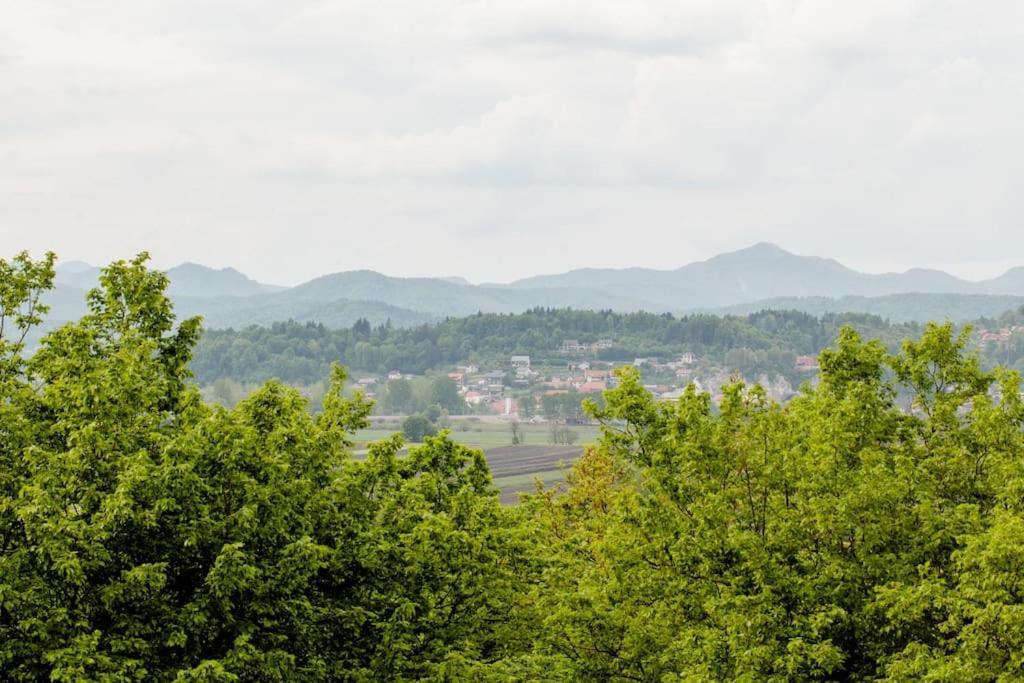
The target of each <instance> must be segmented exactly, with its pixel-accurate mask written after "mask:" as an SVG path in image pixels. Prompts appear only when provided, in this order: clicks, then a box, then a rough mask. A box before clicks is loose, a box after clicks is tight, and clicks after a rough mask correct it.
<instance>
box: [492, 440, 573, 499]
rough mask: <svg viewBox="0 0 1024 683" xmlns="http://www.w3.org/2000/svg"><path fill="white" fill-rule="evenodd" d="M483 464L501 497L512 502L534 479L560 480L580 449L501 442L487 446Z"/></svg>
mask: <svg viewBox="0 0 1024 683" xmlns="http://www.w3.org/2000/svg"><path fill="white" fill-rule="evenodd" d="M484 453H485V454H486V455H487V464H488V465H490V467H491V474H492V475H493V477H494V485H495V486H497V487H498V488H499V489H501V501H502V502H503V503H505V504H512V503H515V502H517V501H518V500H519V493H520V492H523V491H526V492H529V491H533V489H534V480H535V479H540V480H541V481H543V482H544V483H545V484H552V483H554V482H557V481H560V480H561V479H562V477H563V470H564V469H566V468H568V467H569V466H571V465H572V463H573V462H574V461H575V460H576V458H578V457H580V455H581V454H582V453H583V447H582V446H503V447H500V448H489V449H487V450H486V451H484Z"/></svg>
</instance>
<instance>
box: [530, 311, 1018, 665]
mask: <svg viewBox="0 0 1024 683" xmlns="http://www.w3.org/2000/svg"><path fill="white" fill-rule="evenodd" d="M965 341H966V337H965V336H964V335H963V334H961V335H957V334H955V332H954V330H953V328H952V326H951V325H948V324H947V325H944V326H939V325H930V326H928V327H927V328H926V329H925V331H924V334H923V335H922V337H921V339H920V340H918V341H907V342H905V343H904V345H903V347H902V349H901V351H900V352H899V353H898V354H895V355H890V354H889V353H888V352H887V351H886V349H885V347H884V346H882V345H881V344H879V343H877V342H864V341H863V340H862V339H861V337H860V336H859V335H858V334H857V333H855V332H854V331H853V330H851V329H845V330H843V331H842V332H841V333H840V335H839V338H838V341H837V343H836V346H835V347H834V348H832V349H829V350H827V351H826V352H825V353H823V354H822V357H821V366H822V376H821V382H820V384H819V385H818V386H817V387H814V388H810V387H808V388H806V389H805V391H804V393H803V394H802V395H801V396H799V397H798V398H797V399H795V400H794V401H792V402H791V403H790V404H789V405H788V406H787V407H786V408H782V407H780V406H778V405H775V404H773V403H772V402H771V401H769V400H768V399H767V398H766V396H765V394H764V392H763V391H762V390H761V389H760V388H759V387H756V386H754V387H748V386H744V385H741V384H736V385H733V386H731V387H729V388H728V389H727V390H726V391H725V396H724V398H723V399H722V402H721V404H720V405H719V406H717V407H713V406H712V405H711V403H710V399H709V397H708V396H707V395H702V394H699V393H697V392H696V391H693V390H692V389H691V390H690V391H689V392H688V393H687V394H686V395H685V396H683V398H682V399H681V400H680V401H679V402H678V403H676V404H664V403H656V402H655V401H653V400H652V399H651V398H650V396H649V395H648V394H647V392H646V391H644V390H643V388H642V386H640V383H639V377H638V374H637V373H636V371H634V370H632V369H625V370H623V371H621V372H620V378H621V384H620V386H619V387H617V388H616V389H614V390H611V391H609V392H607V393H606V405H605V407H604V408H600V409H599V408H597V407H596V406H592V407H591V410H592V412H593V414H594V415H595V417H597V418H598V419H600V420H601V421H602V422H603V423H604V436H603V438H602V442H601V444H600V446H599V447H598V448H596V449H593V450H590V451H588V452H587V454H586V455H585V456H584V458H583V459H582V460H581V461H580V462H579V463H578V464H577V466H576V468H575V470H574V472H573V473H572V476H571V477H570V479H569V488H568V490H567V491H566V492H565V493H564V494H563V495H557V496H556V495H554V494H553V493H552V492H545V493H543V494H540V495H538V496H536V497H534V498H533V499H532V500H531V501H529V503H528V506H529V508H530V509H531V511H532V514H533V516H534V519H535V520H536V521H537V522H538V523H539V524H540V525H541V527H542V528H543V529H544V532H543V533H542V535H541V536H540V538H539V541H538V544H537V551H538V553H540V554H541V557H542V560H543V566H544V567H545V569H544V573H543V576H542V580H541V581H540V583H539V584H538V586H539V588H538V589H537V590H535V591H534V592H533V593H532V600H533V604H534V606H535V609H536V610H537V612H538V613H539V614H541V615H544V616H543V618H544V624H545V629H544V631H543V633H542V635H541V637H540V638H538V640H537V641H536V642H535V643H534V659H533V660H531V661H540V660H553V661H554V662H557V664H552V666H553V667H555V668H561V669H562V670H564V671H565V672H566V673H565V677H566V678H570V679H577V680H610V679H631V680H652V681H655V680H662V681H663V680H670V681H676V680H678V681H682V680H779V681H783V680H787V681H788V680H878V679H886V680H901V681H902V680H907V681H909V680H950V681H952V680H956V681H961V680H972V681H989V680H993V681H994V680H1016V679H1018V678H1020V677H1021V676H1024V657H1022V656H1021V654H1020V653H1021V652H1024V650H1022V646H1024V618H1022V616H1021V615H1024V591H1021V590H1020V577H1021V576H1024V574H1022V570H1024V564H1022V561H1021V559H1020V558H1021V557H1024V554H1022V553H1024V505H1022V504H1021V500H1024V498H1022V496H1021V494H1022V493H1024V468H1022V460H1021V455H1020V454H1021V453H1022V452H1024V438H1022V437H1024V433H1022V427H1024V404H1022V401H1021V390H1020V381H1019V378H1018V377H1017V376H1016V375H1015V374H1013V373H1005V372H998V373H991V374H990V373H985V372H983V371H982V370H981V368H980V364H979V362H978V359H977V358H975V357H972V356H969V355H965V351H964V347H965ZM904 395H909V396H910V400H909V405H907V406H902V405H900V403H899V397H901V396H904Z"/></svg>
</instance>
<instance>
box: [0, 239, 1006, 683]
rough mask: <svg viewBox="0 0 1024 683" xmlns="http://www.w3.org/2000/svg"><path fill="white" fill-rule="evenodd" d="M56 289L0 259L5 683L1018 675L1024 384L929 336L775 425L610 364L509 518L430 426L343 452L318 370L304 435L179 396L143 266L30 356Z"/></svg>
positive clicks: (38, 270) (829, 357)
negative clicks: (549, 475) (592, 422)
mask: <svg viewBox="0 0 1024 683" xmlns="http://www.w3.org/2000/svg"><path fill="white" fill-rule="evenodd" d="M52 281H53V259H52V258H46V259H43V260H40V261H33V260H32V259H30V258H29V257H28V256H20V257H18V258H15V259H14V260H12V261H3V260H0V548H2V553H0V678H3V679H4V680H13V681H37V680H54V681H84V680H101V681H138V680H156V681H292V680H309V681H371V680H374V681H376V680H467V681H468V680H474V681H479V680H483V681H487V680H491V681H510V680H540V681H563V680H565V681H573V680H575V681H605V680H623V681H732V680H751V681H753V680H768V681H815V680H822V681H824V680H852V681H868V680H891V681H911V680H943V681H997V680H1016V679H1019V678H1021V677H1022V676H1024V658H1022V656H1021V653H1022V652H1024V590H1022V584H1021V578H1022V577H1024V502H1022V501H1024V498H1022V491H1024V459H1022V454H1024V402H1022V398H1021V386H1020V377H1019V375H1018V374H1017V373H1016V372H1013V371H1007V370H1003V369H1000V368H996V369H995V370H991V371H989V370H986V369H985V368H984V367H983V366H982V364H981V362H980V360H979V359H978V358H977V357H976V356H974V355H972V354H971V353H970V351H969V349H968V347H967V344H968V339H967V337H966V336H965V335H964V334H959V333H957V331H956V330H955V329H954V328H953V326H952V325H949V324H946V325H928V326H926V327H925V328H924V329H922V330H921V334H920V335H919V336H918V337H917V338H915V339H908V340H905V341H903V342H902V343H901V344H900V345H899V347H898V348H897V349H895V350H889V349H888V348H887V347H886V345H885V344H883V343H881V342H879V341H877V340H872V341H867V340H865V339H864V338H863V337H862V336H861V335H860V334H858V332H857V331H855V330H854V329H853V328H851V327H843V328H841V329H839V330H838V331H837V332H836V336H835V338H834V339H833V340H832V342H831V344H830V345H829V348H826V349H825V350H824V351H823V352H822V353H821V355H820V365H821V381H820V383H818V384H817V385H815V386H805V387H804V388H803V390H802V393H801V394H800V395H799V396H798V397H797V398H795V399H794V400H792V401H790V402H789V403H788V404H787V405H786V406H780V405H778V404H775V403H773V402H772V401H770V400H769V399H768V398H767V397H766V395H765V393H764V392H763V391H762V390H761V389H760V388H758V387H757V386H746V385H744V384H742V383H736V384H733V385H731V386H730V387H728V388H727V389H726V391H725V392H724V397H723V398H722V400H721V402H720V404H719V405H717V406H712V404H711V398H710V396H708V395H707V394H702V393H699V392H697V391H696V390H694V389H692V388H691V389H690V390H689V391H688V392H687V393H686V394H685V395H684V396H683V397H682V398H681V399H680V400H678V401H676V402H671V403H665V402H662V403H658V402H655V401H654V400H653V399H652V397H651V396H650V394H649V393H648V392H647V391H646V390H645V389H644V388H643V387H642V385H641V384H640V380H639V377H638V375H637V372H636V371H635V370H634V369H632V368H624V369H622V370H620V371H619V373H620V380H621V381H620V384H619V386H618V387H616V388H615V389H612V390H609V391H608V392H606V393H605V396H604V399H605V400H604V404H603V406H601V407H598V406H596V405H590V406H589V410H590V411H591V413H592V415H593V417H594V418H595V419H596V420H598V421H599V422H600V423H601V424H602V425H603V426H602V437H601V439H600V442H599V443H597V444H595V445H593V446H592V447H590V448H588V449H587V450H586V452H585V454H584V456H583V457H582V458H581V460H580V461H578V462H577V464H576V465H575V467H574V468H573V470H572V472H571V473H570V476H569V479H568V481H567V483H566V484H565V485H564V486H562V487H560V488H557V489H552V490H539V491H538V492H537V493H536V494H534V495H531V496H528V497H527V498H526V499H525V500H524V501H523V502H522V503H521V504H519V505H517V506H511V507H502V506H501V505H500V504H499V500H498V495H497V491H496V490H495V489H494V487H493V486H492V484H491V479H490V474H489V471H488V468H487V463H486V460H485V458H484V456H483V454H482V453H480V452H477V451H473V450H470V449H467V448H464V447H462V446H460V445H458V444H456V443H454V442H453V441H451V439H450V438H449V436H448V435H447V434H445V433H441V434H440V435H438V436H437V437H433V438H430V439H428V440H427V441H426V443H425V444H424V445H422V446H418V447H414V448H412V449H411V450H410V451H409V452H408V453H405V454H403V453H401V448H402V443H401V439H400V438H399V437H394V438H391V439H386V440H383V441H381V442H378V443H376V444H375V445H373V446H372V447H371V448H370V451H369V453H368V454H367V455H366V456H365V457H359V458H356V457H353V456H352V455H351V454H350V441H349V437H350V435H351V434H352V433H353V431H354V430H356V429H358V428H360V427H362V426H363V425H365V424H366V417H367V415H368V413H369V410H370V406H369V405H368V404H367V403H365V402H364V401H362V400H361V399H359V398H356V399H348V398H345V397H344V395H343V393H342V385H343V382H344V381H345V373H344V371H343V370H342V369H341V368H340V367H336V368H335V369H334V370H333V373H332V379H331V385H330V391H329V392H328V395H327V397H326V398H325V400H324V406H323V410H322V411H321V412H320V413H319V414H318V415H316V416H314V415H312V414H311V413H310V412H309V410H308V409H307V406H306V401H305V400H304V399H303V398H302V396H301V395H300V394H299V393H298V392H297V391H296V390H294V389H290V388H288V387H286V386H284V385H282V384H281V383H280V382H276V381H272V382H269V383H267V384H266V385H265V386H264V387H263V388H262V389H260V390H259V391H257V392H255V393H254V394H253V395H252V396H250V397H249V398H247V399H245V400H244V401H242V402H241V403H239V405H237V406H236V407H234V408H231V409H227V408H223V407H219V406H211V405H208V404H205V403H203V401H202V400H201V399H200V396H199V393H198V390H197V389H196V388H195V387H194V385H193V383H192V382H191V381H190V371H189V367H190V361H191V358H192V352H193V349H194V348H195V345H196V342H197V340H198V338H199V336H200V324H199V321H198V320H197V319H189V320H184V321H180V322H176V321H175V318H174V315H173V312H172V309H171V306H170V304H169V301H168V299H167V298H166V295H165V289H166V287H167V278H166V276H165V275H163V274H161V273H157V272H153V271H150V270H148V269H147V267H146V260H145V258H144V257H139V258H137V259H135V260H133V261H131V262H118V263H115V264H112V265H111V266H109V267H108V268H107V269H105V271H104V273H103V275H102V278H101V286H100V287H99V288H98V289H96V290H94V291H93V292H92V293H91V294H90V296H89V312H88V313H87V314H86V315H85V316H84V317H83V318H82V319H81V320H79V321H77V322H74V323H70V324H67V325H64V326H62V327H60V328H59V329H57V330H55V331H53V332H50V333H48V334H47V335H46V336H45V337H44V338H43V340H42V341H41V344H40V346H39V348H38V349H37V350H36V351H35V353H33V354H31V355H29V354H27V353H26V350H25V342H24V339H25V338H26V332H27V331H28V330H29V329H30V328H32V327H33V326H36V325H38V324H39V323H40V322H41V321H42V320H43V318H44V316H45V314H46V311H45V306H41V305H40V304H39V302H40V298H39V297H40V293H41V292H44V291H45V290H47V289H48V288H49V287H50V286H52ZM535 315H538V316H540V315H541V314H535ZM457 324H458V323H457ZM462 324H471V323H462ZM737 324H738V323H737ZM664 327H665V329H666V330H667V329H670V328H672V329H675V328H674V327H673V321H671V320H669V319H666V322H665V323H664ZM744 329H747V328H744ZM749 329H751V330H756V329H758V328H756V327H755V326H754V325H753V324H751V326H750V328H749ZM409 334H415V331H412V332H409ZM737 334H739V332H737ZM495 336H500V335H495ZM360 341H361V342H366V343H368V340H360ZM653 343H664V341H663V340H659V341H656V342H653ZM797 343H804V342H803V341H800V342H797ZM807 343H812V342H811V341H809V340H808V342H807ZM900 393H906V394H909V395H910V396H912V409H911V410H905V409H903V408H902V407H901V406H900V405H899V404H898V403H897V401H896V400H895V397H896V395H897V394H900Z"/></svg>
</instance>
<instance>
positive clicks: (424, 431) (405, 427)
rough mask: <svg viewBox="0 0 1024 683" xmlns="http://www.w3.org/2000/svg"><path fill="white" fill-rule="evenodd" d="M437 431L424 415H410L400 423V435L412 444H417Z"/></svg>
mask: <svg viewBox="0 0 1024 683" xmlns="http://www.w3.org/2000/svg"><path fill="white" fill-rule="evenodd" d="M436 432H437V429H436V428H435V427H434V423H433V422H431V421H430V420H429V419H428V418H427V416H426V415H410V416H409V417H407V418H405V421H403V422H402V435H403V436H404V437H405V438H406V439H407V440H409V441H412V442H413V443H419V442H421V441H423V440H424V439H426V438H427V437H428V436H434V434H435V433H436Z"/></svg>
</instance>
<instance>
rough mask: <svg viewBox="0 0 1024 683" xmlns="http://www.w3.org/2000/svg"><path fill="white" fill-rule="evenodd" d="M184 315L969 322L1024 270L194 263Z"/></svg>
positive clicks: (178, 273) (63, 283) (263, 320)
mask: <svg viewBox="0 0 1024 683" xmlns="http://www.w3.org/2000/svg"><path fill="white" fill-rule="evenodd" d="M167 274H168V276H169V277H170V279H171V286H170V288H169V294H170V296H171V298H172V299H173V300H174V301H175V302H176V304H177V305H178V307H179V311H180V312H182V313H187V314H189V315H203V316H204V317H205V319H206V324H207V326H208V327H228V326H231V327H244V326H246V325H251V324H268V323H271V322H275V321H283V320H289V319H292V320H297V321H303V322H306V321H310V322H320V323H323V324H325V325H327V326H330V327H347V326H350V325H351V324H352V323H353V322H355V320H356V319H358V318H360V317H365V318H367V319H369V320H370V321H371V322H373V323H375V324H379V323H382V322H384V321H386V320H391V322H392V324H393V325H396V326H405V325H416V324H419V323H423V322H430V321H433V320H438V319H441V318H444V317H448V316H466V315H472V314H474V313H477V312H484V313H521V312H523V311H526V310H529V309H531V308H536V307H544V308H575V309H584V310H614V311H618V312H630V311H647V312H652V313H675V314H682V313H686V312H693V311H718V312H725V313H729V312H735V313H746V312H751V311H756V310H760V309H762V308H769V309H792V310H800V311H805V312H807V313H813V314H820V313H824V312H829V311H859V312H866V313H874V314H877V315H881V316H883V317H887V318H891V319H893V320H908V321H910V320H912V321H924V320H931V319H943V318H947V317H948V318H950V319H952V320H968V319H973V318H977V317H981V316H991V315H996V314H998V313H999V312H1000V311H1003V310H1006V309H1009V308H1016V307H1017V306H1019V305H1020V304H1021V303H1022V299H1024V268H1015V269H1012V270H1010V271H1008V272H1006V273H1005V274H1003V275H1001V276H999V277H997V278H992V279H990V280H985V281H979V282H970V281H967V280H963V279H960V278H957V277H954V276H952V275H949V274H948V273H944V272H942V271H938V270H929V269H923V268H914V269H910V270H907V271H905V272H903V273H885V274H870V273H862V272H859V271H856V270H854V269H852V268H849V267H847V266H844V265H843V264H841V263H839V262H838V261H836V260H834V259H827V258H819V257H816V256H801V255H798V254H794V253H791V252H788V251H786V250H784V249H781V248H780V247H777V246H775V245H772V244H768V243H761V244H756V245H754V246H752V247H749V248H746V249H741V250H739V251H734V252H730V253H726V254H721V255H718V256H715V257H713V258H710V259H707V260H705V261H699V262H695V263H690V264H688V265H684V266H682V267H680V268H677V269H675V270H655V269H650V268H626V269H599V268H585V269H579V270H573V271H569V272H566V273H561V274H553V275H540V276H536V277H531V278H526V279H523V280H518V281H516V282H512V283H508V284H481V285H473V284H469V283H468V282H467V281H466V280H464V279H462V278H458V277H437V278H423V277H420V278H402V277H392V276H388V275H384V274H381V273H378V272H374V271H371V270H354V271H346V272H340V273H333V274H328V275H322V276H319V277H316V278H313V279H311V280H309V281H307V282H305V283H302V284H300V285H297V286H295V287H291V288H278V287H273V286H269V285H265V284H262V283H260V282H257V281H255V280H253V279H251V278H249V277H247V276H246V275H244V274H243V273H241V272H239V271H237V270H235V269H232V268H224V269H219V270H218V269H214V268H209V267H207V266H202V265H198V264H194V263H185V264H182V265H180V266H177V267H175V268H171V269H170V270H169V271H167ZM97 275H98V269H96V268H94V267H92V266H89V265H88V264H85V263H81V262H72V263H69V264H65V265H64V266H62V267H61V268H60V271H59V273H58V288H57V290H56V291H55V292H52V293H51V294H50V300H51V301H52V302H53V305H54V313H53V316H52V319H55V320H69V319H72V318H75V317H78V316H79V315H81V313H82V312H83V311H84V305H83V303H82V301H83V297H84V293H85V291H86V290H87V289H88V288H89V287H92V286H94V284H95V282H96V278H97Z"/></svg>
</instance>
